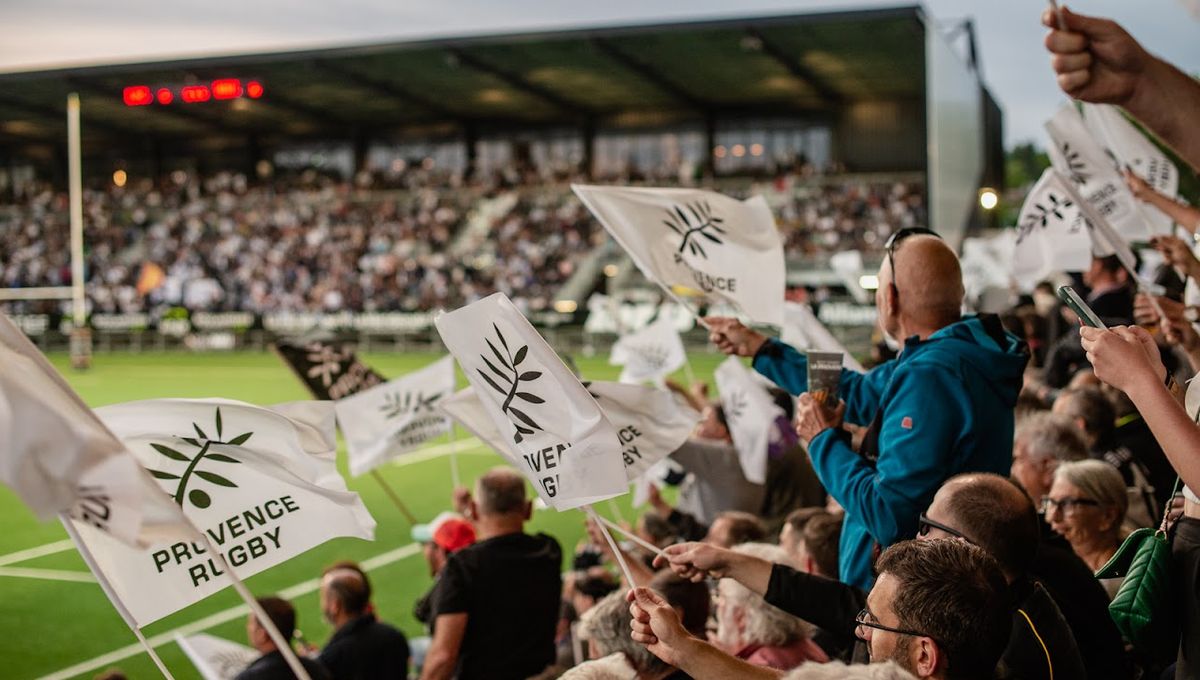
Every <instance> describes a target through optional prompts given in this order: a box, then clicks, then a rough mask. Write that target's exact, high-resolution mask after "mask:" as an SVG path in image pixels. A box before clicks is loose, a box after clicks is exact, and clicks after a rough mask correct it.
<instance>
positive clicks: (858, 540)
mask: <svg viewBox="0 0 1200 680" xmlns="http://www.w3.org/2000/svg"><path fill="white" fill-rule="evenodd" d="M1001 344H1003V346H1000V345H1001ZM1028 360H1029V357H1028V353H1027V352H1026V351H1025V346H1024V344H1023V343H1022V342H1021V341H1020V340H1018V339H1017V338H1016V337H1015V336H1013V335H1011V334H1008V333H1005V334H1004V336H1003V340H1002V342H1001V343H997V341H996V340H995V339H993V338H992V337H991V336H989V335H988V332H987V331H986V330H985V328H984V325H983V323H982V322H981V321H980V320H979V318H977V317H967V318H964V319H963V320H961V321H958V322H956V323H953V324H951V325H949V326H946V327H945V328H942V329H941V330H939V331H937V332H936V333H934V334H933V335H931V336H929V338H928V339H927V340H925V341H924V342H922V341H920V340H918V339H917V338H916V337H913V338H909V339H908V340H907V341H906V342H905V343H904V349H903V350H902V351H901V353H900V356H899V357H898V358H896V359H894V360H892V361H889V362H887V363H885V364H882V365H880V366H877V367H875V368H874V369H872V370H871V371H869V372H867V373H865V374H863V373H856V372H853V371H848V370H845V369H843V370H842V376H841V384H840V385H839V386H838V395H839V396H840V397H841V398H842V399H843V400H844V401H845V402H846V422H849V423H853V424H856V425H863V426H868V425H870V424H871V422H872V420H874V418H875V416H876V413H877V412H878V413H881V416H882V420H881V423H880V429H879V459H878V461H876V462H875V464H874V465H872V464H871V463H870V462H868V461H867V460H866V459H864V458H863V457H862V456H860V455H859V454H858V453H857V452H855V451H854V450H853V449H851V447H850V441H849V437H847V436H846V435H845V433H844V431H842V430H834V429H828V430H825V431H824V432H821V433H820V434H818V435H817V436H816V437H814V438H813V440H812V441H811V442H809V447H808V453H809V455H810V456H811V457H812V462H813V467H814V468H815V469H816V471H817V476H818V477H820V479H821V482H822V483H823V484H824V485H825V488H826V490H828V491H829V493H830V494H831V495H832V496H833V497H834V498H836V499H837V501H838V503H841V505H842V507H843V508H845V510H846V520H845V525H844V527H843V529H842V539H841V545H840V555H839V559H838V562H839V565H838V566H839V571H840V578H841V580H842V581H843V582H845V583H848V584H850V585H853V586H857V587H859V588H863V589H864V590H865V589H869V588H870V587H871V584H872V582H873V581H874V575H873V574H872V571H871V565H872V563H873V561H874V556H873V552H874V547H875V544H876V543H878V544H879V545H880V546H881V547H883V548H886V547H887V546H889V545H891V544H893V543H896V542H897V541H902V540H905V539H908V538H912V537H913V536H915V535H916V531H917V517H918V516H919V515H920V514H921V513H922V512H923V511H924V510H925V508H927V507H929V502H930V501H931V500H933V495H934V493H936V492H937V490H938V487H940V486H941V485H942V482H944V481H945V480H946V479H948V478H949V477H952V476H954V475H956V474H959V473H961V472H994V473H997V474H1002V475H1008V474H1009V468H1010V467H1011V466H1012V443H1013V407H1014V406H1016V403H1017V395H1018V393H1020V391H1021V382H1022V374H1023V372H1024V370H1025V364H1026V362H1027V361H1028ZM754 368H755V370H757V371H758V372H759V373H762V374H763V375H764V376H766V377H768V378H770V379H771V380H772V381H774V382H775V383H776V384H777V385H779V386H780V387H782V388H784V389H786V390H787V391H789V392H791V393H792V394H800V393H801V392H804V391H806V390H807V389H808V384H807V383H808V376H807V373H808V362H807V359H806V357H805V356H804V355H803V354H801V353H800V352H797V351H796V350H795V349H793V348H791V347H789V346H787V345H784V344H782V343H780V342H776V341H774V340H770V341H768V342H767V344H766V345H764V346H763V347H762V349H760V350H759V352H758V354H756V355H755V357H754Z"/></svg>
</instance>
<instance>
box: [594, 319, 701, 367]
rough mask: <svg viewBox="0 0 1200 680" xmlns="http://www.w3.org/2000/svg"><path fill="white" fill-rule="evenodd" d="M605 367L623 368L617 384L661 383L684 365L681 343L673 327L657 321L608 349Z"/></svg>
mask: <svg viewBox="0 0 1200 680" xmlns="http://www.w3.org/2000/svg"><path fill="white" fill-rule="evenodd" d="M608 363H610V364H612V365H613V366H623V367H624V368H623V369H622V370H621V377H620V381H621V382H623V383H642V382H646V381H653V382H654V383H656V384H658V383H661V382H662V380H663V379H664V378H666V377H667V376H668V375H670V374H671V373H674V372H675V371H677V370H679V369H681V368H683V366H684V364H686V363H687V353H686V352H685V351H684V349H683V340H682V339H681V338H680V337H679V331H677V330H675V324H674V322H672V321H671V320H670V319H668V318H666V317H660V318H659V319H657V320H656V321H654V322H653V323H651V324H649V325H647V326H646V327H645V328H643V329H641V330H640V331H635V332H633V333H629V334H627V335H623V336H621V338H619V339H618V340H617V341H616V342H615V343H613V346H612V354H611V355H610V356H609V358H608Z"/></svg>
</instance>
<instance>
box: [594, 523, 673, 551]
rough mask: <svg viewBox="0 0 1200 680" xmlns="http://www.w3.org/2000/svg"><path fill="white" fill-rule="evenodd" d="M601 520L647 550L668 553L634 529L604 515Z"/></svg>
mask: <svg viewBox="0 0 1200 680" xmlns="http://www.w3.org/2000/svg"><path fill="white" fill-rule="evenodd" d="M597 516H598V517H600V516H599V515H597ZM600 521H601V522H603V523H604V524H605V525H606V526H608V528H610V529H612V530H614V531H619V532H621V533H622V534H625V536H626V537H628V538H629V540H631V541H633V542H634V543H637V544H638V545H640V546H641V547H643V548H645V549H646V550H649V551H650V552H652V553H654V554H655V555H665V554H666V553H664V552H663V549H662V548H660V547H658V546H656V545H654V544H653V543H650V542H649V541H646V540H644V539H642V538H641V537H640V536H638V535H636V534H634V533H633V532H632V531H630V530H628V529H626V528H625V527H623V526H620V525H618V524H617V523H615V522H612V521H610V520H608V519H606V518H604V517H600Z"/></svg>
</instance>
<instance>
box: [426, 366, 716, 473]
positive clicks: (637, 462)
mask: <svg viewBox="0 0 1200 680" xmlns="http://www.w3.org/2000/svg"><path fill="white" fill-rule="evenodd" d="M584 386H585V387H586V388H587V391H588V393H589V394H591V395H592V397H593V398H595V400H596V403H597V404H598V405H599V406H600V410H601V411H603V412H604V416H605V417H606V418H607V419H608V421H609V422H610V423H612V424H613V427H614V428H616V431H617V439H618V441H619V442H620V445H621V462H622V463H623V464H624V466H625V478H626V479H627V480H628V481H630V482H633V481H635V480H637V479H638V478H640V477H641V476H642V475H643V474H644V473H645V472H646V471H647V470H648V469H650V468H651V467H653V466H654V464H655V463H657V462H659V461H661V460H663V459H664V458H666V457H667V456H669V455H670V454H671V452H673V451H675V450H676V449H678V448H679V447H680V446H682V445H683V443H684V442H686V441H687V439H688V437H690V436H691V434H692V430H694V429H695V427H696V423H698V422H700V413H699V412H698V411H696V409H694V408H692V407H691V406H690V405H689V404H688V401H687V400H686V399H684V398H683V397H682V396H680V395H678V394H675V393H674V392H671V391H669V390H663V389H657V388H653V387H646V386H644V385H628V384H623V383H614V382H587V383H584ZM438 408H440V409H441V410H442V411H443V412H444V413H446V414H447V415H449V416H450V417H452V418H454V419H455V420H456V421H458V423H459V424H460V425H462V426H463V427H465V428H467V430H468V431H469V432H471V434H473V435H475V436H476V437H479V439H480V440H482V441H483V442H484V443H485V444H487V445H488V446H490V447H492V448H493V449H495V450H496V452H497V453H499V454H500V455H502V456H504V457H505V458H506V459H508V460H509V461H510V462H511V463H513V464H514V465H518V464H522V463H521V455H520V453H519V452H518V451H517V450H516V448H515V445H514V444H513V443H512V440H511V438H506V437H504V436H503V435H502V434H501V433H500V430H498V429H497V428H496V425H495V422H494V421H493V420H492V418H491V416H489V415H488V411H487V408H486V407H485V406H484V405H483V402H482V401H481V400H480V399H479V396H478V394H477V392H476V390H475V388H474V387H468V388H466V389H463V390H459V391H458V392H457V393H456V394H455V395H454V396H452V397H450V398H448V399H445V400H443V401H442V402H440V404H439V406H438Z"/></svg>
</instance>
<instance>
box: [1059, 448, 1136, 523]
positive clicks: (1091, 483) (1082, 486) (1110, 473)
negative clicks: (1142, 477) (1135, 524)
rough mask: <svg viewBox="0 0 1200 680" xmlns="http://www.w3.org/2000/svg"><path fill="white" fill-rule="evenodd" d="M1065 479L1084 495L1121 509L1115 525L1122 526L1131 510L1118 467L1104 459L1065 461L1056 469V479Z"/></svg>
mask: <svg viewBox="0 0 1200 680" xmlns="http://www.w3.org/2000/svg"><path fill="white" fill-rule="evenodd" d="M1059 480H1061V481H1064V482H1067V483H1068V484H1070V485H1072V486H1074V487H1076V488H1078V489H1079V490H1080V491H1082V492H1083V495H1084V496H1086V497H1088V498H1090V499H1092V500H1094V501H1096V502H1098V503H1100V505H1102V506H1106V507H1112V508H1116V509H1117V510H1119V511H1120V514H1118V515H1117V521H1116V522H1115V523H1113V526H1114V527H1117V528H1120V526H1121V523H1122V522H1124V521H1125V512H1126V511H1127V510H1129V493H1128V492H1127V490H1126V488H1125V480H1124V479H1123V478H1122V477H1121V473H1120V472H1119V471H1118V470H1117V468H1115V467H1113V466H1112V465H1111V464H1109V463H1106V462H1104V461H1102V460H1080V461H1076V462H1074V463H1063V464H1062V465H1059V466H1058V469H1057V470H1055V471H1054V481H1056V482H1057V481H1059Z"/></svg>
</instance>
